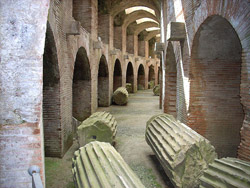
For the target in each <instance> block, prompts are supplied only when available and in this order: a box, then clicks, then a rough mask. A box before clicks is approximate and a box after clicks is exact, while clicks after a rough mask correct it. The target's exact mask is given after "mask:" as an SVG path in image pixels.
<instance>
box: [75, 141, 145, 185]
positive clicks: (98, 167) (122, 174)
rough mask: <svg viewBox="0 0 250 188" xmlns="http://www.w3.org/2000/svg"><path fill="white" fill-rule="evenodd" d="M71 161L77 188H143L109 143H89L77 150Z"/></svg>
mask: <svg viewBox="0 0 250 188" xmlns="http://www.w3.org/2000/svg"><path fill="white" fill-rule="evenodd" d="M72 160H73V165H72V167H73V168H72V172H73V179H74V182H75V185H76V187H78V188H83V187H84V188H112V187H119V188H128V187H129V188H145V187H144V186H143V184H142V183H141V181H140V179H139V178H138V177H137V176H136V174H135V173H134V172H133V171H132V170H131V169H130V167H129V166H128V165H127V164H126V162H125V161H124V160H123V158H122V157H121V155H120V154H119V153H118V152H117V151H116V150H115V149H114V147H112V146H111V145H110V144H109V143H105V142H98V141H94V142H91V143H89V144H87V145H85V146H84V147H81V148H80V149H79V150H77V151H76V152H75V153H74V158H73V159H72Z"/></svg>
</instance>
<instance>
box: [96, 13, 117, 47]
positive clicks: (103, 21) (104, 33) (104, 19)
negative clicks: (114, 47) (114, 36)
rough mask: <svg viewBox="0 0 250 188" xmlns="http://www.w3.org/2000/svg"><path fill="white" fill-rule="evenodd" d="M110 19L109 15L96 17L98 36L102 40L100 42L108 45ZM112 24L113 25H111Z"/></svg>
mask: <svg viewBox="0 0 250 188" xmlns="http://www.w3.org/2000/svg"><path fill="white" fill-rule="evenodd" d="M111 21H112V20H111V19H110V15H109V14H99V15H98V36H99V37H101V38H102V41H103V42H104V43H106V44H109V40H110V22H111ZM112 24H113V23H112Z"/></svg>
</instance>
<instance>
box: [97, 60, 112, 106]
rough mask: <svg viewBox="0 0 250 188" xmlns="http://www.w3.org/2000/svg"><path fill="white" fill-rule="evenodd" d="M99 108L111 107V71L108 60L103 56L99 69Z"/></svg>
mask: <svg viewBox="0 0 250 188" xmlns="http://www.w3.org/2000/svg"><path fill="white" fill-rule="evenodd" d="M98 106H99V107H105V106H109V70H108V64H107V60H106V58H105V56H103V55H102V57H101V59H100V62H99V69H98Z"/></svg>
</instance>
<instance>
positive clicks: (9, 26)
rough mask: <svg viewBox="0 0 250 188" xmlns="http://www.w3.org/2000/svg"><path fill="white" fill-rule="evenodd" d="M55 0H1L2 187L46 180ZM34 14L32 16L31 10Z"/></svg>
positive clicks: (29, 185) (19, 185)
mask: <svg viewBox="0 0 250 188" xmlns="http://www.w3.org/2000/svg"><path fill="white" fill-rule="evenodd" d="M48 8H49V0H40V1H33V0H16V1H8V0H2V1H0V17H1V25H0V39H1V41H0V49H1V50H0V57H1V59H0V62H1V63H0V75H1V77H0V96H1V97H0V106H1V109H0V140H1V141H0V187H16V186H18V187H20V188H22V187H31V182H32V180H31V176H30V175H29V174H28V172H27V170H28V168H29V167H30V166H31V165H38V166H39V167H40V168H41V175H42V181H43V183H44V153H43V123H42V86H43V77H42V74H43V52H44V42H45V32H46V22H47V15H48ZM31 15H32V16H31Z"/></svg>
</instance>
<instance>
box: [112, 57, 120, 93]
mask: <svg viewBox="0 0 250 188" xmlns="http://www.w3.org/2000/svg"><path fill="white" fill-rule="evenodd" d="M121 86H122V65H121V62H120V60H119V59H116V60H115V64H114V71H113V91H115V90H116V89H117V88H118V87H121Z"/></svg>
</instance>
